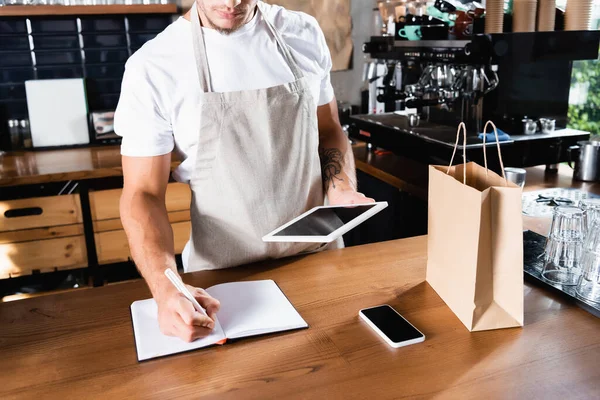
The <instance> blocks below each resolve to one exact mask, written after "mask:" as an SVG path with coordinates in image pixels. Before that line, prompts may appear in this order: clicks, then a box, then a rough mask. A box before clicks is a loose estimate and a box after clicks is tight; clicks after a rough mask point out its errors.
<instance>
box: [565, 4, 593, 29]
mask: <svg viewBox="0 0 600 400" xmlns="http://www.w3.org/2000/svg"><path fill="white" fill-rule="evenodd" d="M593 3H594V1H593V0H569V1H567V9H566V10H565V31H587V30H589V29H590V23H591V21H592V6H593Z"/></svg>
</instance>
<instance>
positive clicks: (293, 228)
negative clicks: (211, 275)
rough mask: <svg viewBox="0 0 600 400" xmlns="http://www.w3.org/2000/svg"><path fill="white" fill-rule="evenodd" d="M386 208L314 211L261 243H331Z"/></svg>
mask: <svg viewBox="0 0 600 400" xmlns="http://www.w3.org/2000/svg"><path fill="white" fill-rule="evenodd" d="M387 205H388V203H387V202H385V201H380V202H377V203H366V204H348V205H339V206H319V207H315V208H312V209H310V210H308V211H307V212H305V213H304V214H302V215H300V216H299V217H297V218H294V219H293V220H291V221H289V222H288V223H286V224H284V225H282V226H280V227H279V228H277V229H275V230H274V231H273V232H271V233H269V234H267V235H265V236H263V238H262V240H263V241H265V242H314V243H331V242H333V241H334V240H336V239H337V238H339V237H340V236H342V235H343V234H345V233H346V232H348V231H349V230H350V229H352V228H354V227H356V226H357V225H359V224H360V223H362V222H364V221H366V220H367V219H369V218H371V217H372V216H373V215H375V214H377V213H378V212H379V211H381V210H383V209H384V208H386V207H387Z"/></svg>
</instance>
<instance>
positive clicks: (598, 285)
mask: <svg viewBox="0 0 600 400" xmlns="http://www.w3.org/2000/svg"><path fill="white" fill-rule="evenodd" d="M581 268H582V274H581V278H580V280H579V283H578V284H577V287H576V288H575V291H576V293H577V296H579V297H581V298H583V299H585V300H588V301H592V302H594V303H600V220H598V219H594V220H593V222H592V225H591V226H590V227H589V228H588V233H587V235H586V239H585V243H584V246H583V255H582V256H581Z"/></svg>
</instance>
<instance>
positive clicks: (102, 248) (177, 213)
mask: <svg viewBox="0 0 600 400" xmlns="http://www.w3.org/2000/svg"><path fill="white" fill-rule="evenodd" d="M121 193H122V190H121V189H114V190H102V191H97V192H93V193H90V206H91V210H92V219H93V225H94V239H95V242H96V252H97V254H98V263H99V264H100V265H102V264H110V263H116V262H123V261H127V260H128V259H130V258H131V253H130V251H129V245H128V243H127V235H126V234H125V231H124V230H123V225H122V224H121V219H120V214H119V200H120V198H121ZM190 201H191V191H190V189H189V186H188V185H186V184H183V183H170V184H169V185H168V186H167V193H166V198H165V204H166V207H167V212H168V216H169V221H170V222H171V227H172V228H173V236H174V241H175V254H180V253H181V252H182V251H183V248H184V246H185V244H186V243H187V241H188V240H189V237H190V230H191V224H190Z"/></svg>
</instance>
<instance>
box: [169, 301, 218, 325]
mask: <svg viewBox="0 0 600 400" xmlns="http://www.w3.org/2000/svg"><path fill="white" fill-rule="evenodd" d="M176 311H177V314H179V316H180V317H181V321H182V322H183V324H185V325H188V326H201V327H204V328H208V329H213V328H214V326H215V323H214V321H213V320H212V319H210V318H209V317H207V316H206V315H204V314H202V313H200V312H198V311H196V310H195V309H194V305H193V304H192V303H191V302H190V301H189V300H188V299H186V298H185V297H183V296H180V298H179V300H178V302H177V309H176Z"/></svg>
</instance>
